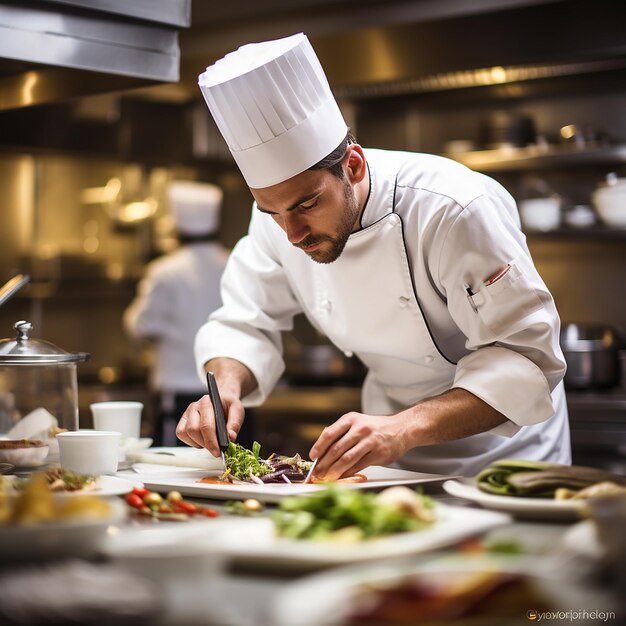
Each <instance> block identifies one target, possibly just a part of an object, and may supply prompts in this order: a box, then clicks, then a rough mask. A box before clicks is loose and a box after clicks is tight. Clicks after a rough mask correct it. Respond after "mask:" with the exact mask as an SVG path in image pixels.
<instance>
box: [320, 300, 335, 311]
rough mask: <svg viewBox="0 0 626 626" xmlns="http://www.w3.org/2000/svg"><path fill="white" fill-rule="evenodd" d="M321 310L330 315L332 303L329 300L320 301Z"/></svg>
mask: <svg viewBox="0 0 626 626" xmlns="http://www.w3.org/2000/svg"><path fill="white" fill-rule="evenodd" d="M322 308H323V309H324V310H325V311H328V312H329V313H330V310H331V309H332V308H333V305H332V302H331V301H330V300H322Z"/></svg>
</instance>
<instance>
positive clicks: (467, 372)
mask: <svg viewBox="0 0 626 626" xmlns="http://www.w3.org/2000/svg"><path fill="white" fill-rule="evenodd" d="M521 381H523V383H522V382H521ZM453 386H454V387H459V388H462V389H465V390H467V391H469V392H470V393H473V394H474V395H475V396H477V397H478V398H480V399H481V400H483V401H484V402H486V403H487V404H489V405H490V406H492V407H493V408H494V409H496V410H497V411H499V412H500V413H502V414H503V415H504V416H505V417H506V418H507V419H508V420H509V421H510V424H502V425H500V426H498V427H496V428H495V429H493V430H492V431H491V432H492V433H494V434H498V435H504V436H512V435H514V434H515V432H517V430H519V427H520V426H528V425H531V424H538V423H540V422H543V421H545V420H547V419H549V418H550V417H552V415H554V405H553V403H552V396H551V395H550V387H549V385H548V381H547V379H546V377H545V375H544V373H543V372H542V370H541V369H540V368H539V367H538V366H537V365H535V363H533V362H532V361H531V360H530V359H528V358H526V357H525V356H523V355H521V354H519V353H518V352H513V351H512V350H509V349H507V348H502V347H499V346H486V347H484V348H481V349H480V350H476V351H474V352H471V353H470V354H468V355H467V356H464V357H463V358H462V359H461V360H460V361H459V363H458V365H457V369H456V374H455V377H454V384H453Z"/></svg>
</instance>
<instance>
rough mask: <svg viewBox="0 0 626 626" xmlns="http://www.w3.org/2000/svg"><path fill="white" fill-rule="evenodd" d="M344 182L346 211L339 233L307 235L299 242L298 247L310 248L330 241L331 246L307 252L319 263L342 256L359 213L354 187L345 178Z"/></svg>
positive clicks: (328, 261)
mask: <svg viewBox="0 0 626 626" xmlns="http://www.w3.org/2000/svg"><path fill="white" fill-rule="evenodd" d="M343 184H344V186H343V192H344V201H345V202H344V206H343V209H344V211H343V215H342V218H341V222H340V223H339V229H338V231H337V235H336V236H335V237H331V236H330V235H319V236H317V237H316V236H314V235H312V236H310V237H306V238H305V239H303V240H302V241H301V242H300V243H299V244H298V248H308V247H309V246H312V245H315V244H316V243H322V242H325V241H328V242H330V244H331V245H330V248H326V247H320V248H318V249H317V250H311V251H310V252H306V254H307V255H308V256H309V257H311V259H313V261H316V262H317V263H332V262H333V261H336V260H337V259H338V258H339V257H340V256H341V253H342V252H343V249H344V248H345V247H346V243H348V238H349V237H350V234H351V233H352V229H353V228H354V223H355V221H356V218H357V216H358V214H359V203H358V201H357V199H356V195H355V194H354V189H352V186H351V185H350V183H349V182H348V181H347V180H344V181H343Z"/></svg>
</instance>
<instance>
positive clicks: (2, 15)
mask: <svg viewBox="0 0 626 626" xmlns="http://www.w3.org/2000/svg"><path fill="white" fill-rule="evenodd" d="M190 23H191V0H150V2H126V1H125V0H107V2H94V1H93V0H71V1H69V0H68V1H64V0H36V1H33V0H21V1H20V2H3V1H2V0H0V111H2V110H8V109H15V108H20V107H28V106H33V105H38V104H44V103H51V102H59V101H64V100H68V99H70V98H75V97H78V96H86V95H92V94H97V93H106V92H114V91H120V90H122V89H130V88H135V87H139V86H146V85H154V84H157V83H161V82H164V81H166V82H176V81H178V79H179V76H180V68H179V65H180V46H179V44H178V30H179V29H180V28H186V27H188V26H189V25H190Z"/></svg>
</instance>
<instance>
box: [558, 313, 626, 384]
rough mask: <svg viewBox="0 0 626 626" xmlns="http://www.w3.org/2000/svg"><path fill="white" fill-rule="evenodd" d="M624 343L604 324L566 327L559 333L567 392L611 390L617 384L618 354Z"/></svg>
mask: <svg viewBox="0 0 626 626" xmlns="http://www.w3.org/2000/svg"><path fill="white" fill-rule="evenodd" d="M623 344H624V341H623V338H622V336H621V333H620V332H619V331H618V330H617V329H616V328H614V327H612V326H608V325H604V324H590V323H568V324H565V325H564V326H563V327H562V329H561V347H562V348H563V354H564V356H565V361H566V362H567V372H566V374H565V379H564V381H565V386H566V387H568V388H571V389H601V388H605V389H606V388H610V387H615V386H616V385H618V384H619V381H620V359H619V350H620V348H622V347H623Z"/></svg>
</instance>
